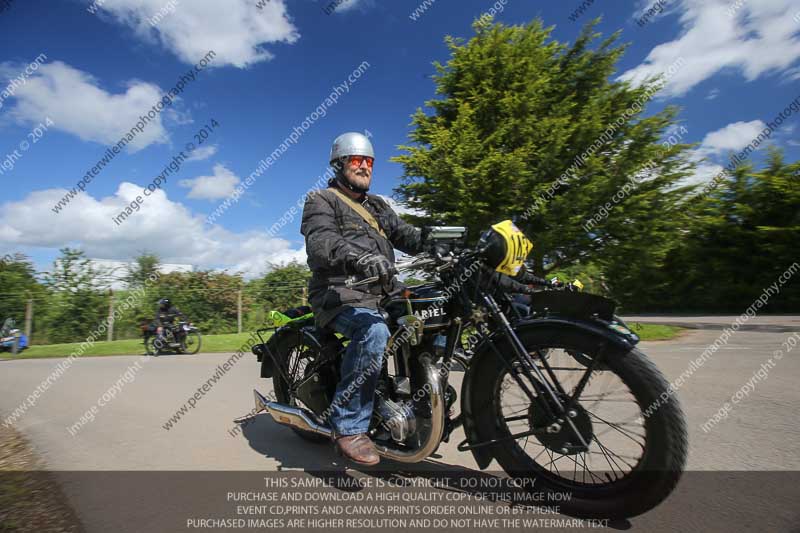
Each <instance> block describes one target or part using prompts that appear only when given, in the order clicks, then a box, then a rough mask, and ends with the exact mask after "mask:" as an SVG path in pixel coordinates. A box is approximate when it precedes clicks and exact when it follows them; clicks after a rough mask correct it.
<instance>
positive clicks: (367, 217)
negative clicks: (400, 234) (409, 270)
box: [328, 187, 388, 239]
mask: <svg viewBox="0 0 800 533" xmlns="http://www.w3.org/2000/svg"><path fill="white" fill-rule="evenodd" d="M328 190H329V191H331V192H333V193H334V194H336V195H337V196H338V197H339V198H341V199H342V201H344V203H346V204H347V205H349V206H350V208H351V209H352V210H353V211H355V212H356V213H358V214H359V215H361V218H363V219H364V221H365V222H366V223H367V224H369V225H370V226H372V229H374V230H375V231H377V232H378V233H380V234H381V237H383V238H384V239H387V238H388V237H386V233H384V231H383V229H381V227H380V225H378V221H377V220H375V217H374V216H372V213H370V212H369V211H367V210H366V209H365V208H364V206H363V205H361V204H359V203H358V202H356V201H355V200H353V199H352V198H350V197H349V196H347V195H346V194H345V193H343V192H342V191H340V190H338V189H336V188H335V187H330V188H328Z"/></svg>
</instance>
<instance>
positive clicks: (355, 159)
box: [347, 155, 375, 168]
mask: <svg viewBox="0 0 800 533" xmlns="http://www.w3.org/2000/svg"><path fill="white" fill-rule="evenodd" d="M364 161H366V162H367V168H372V164H373V163H374V162H375V160H374V159H373V158H371V157H368V156H365V155H351V156H348V157H347V163H348V164H349V165H350V166H351V167H353V168H358V167H360V166H361V163H362V162H364Z"/></svg>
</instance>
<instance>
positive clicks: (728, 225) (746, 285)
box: [616, 150, 800, 313]
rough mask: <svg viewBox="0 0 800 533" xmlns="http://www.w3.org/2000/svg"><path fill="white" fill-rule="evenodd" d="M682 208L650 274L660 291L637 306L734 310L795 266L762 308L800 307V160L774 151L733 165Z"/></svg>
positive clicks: (745, 305) (781, 310)
mask: <svg viewBox="0 0 800 533" xmlns="http://www.w3.org/2000/svg"><path fill="white" fill-rule="evenodd" d="M686 208H687V215H688V217H687V219H688V223H687V224H686V226H685V227H684V228H683V231H682V233H681V239H680V240H679V241H676V242H674V243H673V246H672V248H671V249H670V251H669V253H668V255H667V258H666V260H665V265H664V268H663V269H662V270H661V271H660V272H657V273H656V274H655V276H656V277H657V278H660V280H661V281H660V283H659V285H661V286H662V287H663V288H662V291H661V293H660V294H656V295H655V297H654V298H653V299H652V300H645V299H641V298H639V301H638V305H639V306H640V308H648V309H652V310H689V311H717V312H737V313H740V312H742V311H744V310H745V309H746V308H747V307H748V306H749V305H750V304H751V303H752V302H753V300H754V299H755V298H757V297H759V296H760V295H761V294H762V291H763V290H764V289H765V288H767V287H768V286H770V285H772V284H773V283H778V279H779V277H781V275H782V274H784V272H786V271H787V269H790V268H791V267H792V265H794V267H793V268H794V270H795V272H794V273H788V274H787V275H786V276H784V278H783V279H784V280H785V281H784V283H783V284H779V285H778V289H779V292H778V293H777V294H772V295H771V297H770V299H769V301H768V307H767V310H768V311H772V312H796V311H797V310H798V309H800V281H798V279H796V278H797V276H798V275H799V274H800V254H798V253H797V246H798V243H800V161H796V162H794V163H786V162H785V161H784V159H783V155H782V154H781V152H780V151H778V150H772V151H771V153H770V154H769V156H768V159H767V161H766V163H765V164H764V168H761V169H758V170H756V169H755V168H754V167H753V165H751V164H747V165H741V166H739V167H738V168H736V169H735V170H734V171H733V172H732V175H731V177H730V179H726V180H722V181H721V182H720V184H719V185H718V186H717V187H716V188H714V189H713V190H712V191H711V192H710V193H708V194H706V195H703V196H702V197H693V198H690V200H689V201H688V202H687V205H686ZM616 268H617V269H620V268H623V266H622V265H619V266H617V267H616ZM631 275H632V276H634V277H639V274H638V273H637V272H635V271H632V272H631Z"/></svg>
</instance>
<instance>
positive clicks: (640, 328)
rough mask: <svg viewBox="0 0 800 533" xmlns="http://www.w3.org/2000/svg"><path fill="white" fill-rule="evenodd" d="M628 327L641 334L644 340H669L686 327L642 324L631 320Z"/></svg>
mask: <svg viewBox="0 0 800 533" xmlns="http://www.w3.org/2000/svg"><path fill="white" fill-rule="evenodd" d="M628 327H630V328H631V330H632V331H633V332H634V333H636V334H637V335H639V338H640V339H642V340H643V341H668V340H672V339H674V338H675V337H677V336H678V335H680V334H681V333H682V332H683V331H684V328H677V327H675V326H664V325H661V324H641V323H639V322H632V323H631V322H629V323H628Z"/></svg>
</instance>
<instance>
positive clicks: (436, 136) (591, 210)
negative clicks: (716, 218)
mask: <svg viewBox="0 0 800 533" xmlns="http://www.w3.org/2000/svg"><path fill="white" fill-rule="evenodd" d="M596 23H597V21H594V22H593V23H591V24H589V25H587V26H586V27H585V28H584V30H583V31H582V33H581V34H580V36H579V37H578V39H577V40H576V41H575V42H574V43H573V44H572V45H571V46H570V45H567V44H563V43H559V42H557V41H555V40H553V39H552V38H551V36H550V33H551V30H550V29H547V28H544V27H543V26H542V23H541V21H539V20H536V21H533V22H531V23H529V24H526V25H523V26H505V25H503V24H498V23H495V24H485V23H476V24H475V25H473V28H474V30H475V35H474V36H473V37H472V38H470V39H469V40H468V41H466V42H465V41H463V40H461V39H455V38H452V37H448V38H447V39H446V42H447V45H448V47H449V49H450V59H449V60H448V61H447V63H446V64H441V63H438V62H437V63H435V67H436V69H437V72H438V74H437V75H436V76H434V78H435V81H436V84H437V88H436V94H437V98H434V99H432V100H430V101H428V102H426V105H427V106H428V107H429V108H430V111H429V112H426V111H423V110H422V109H418V110H417V112H416V113H415V114H414V115H413V120H412V125H413V127H414V129H413V130H412V132H411V134H410V140H411V141H412V142H413V144H412V145H409V146H401V148H402V149H404V150H405V151H406V152H407V153H405V154H403V155H400V156H397V157H395V158H394V161H397V162H400V163H402V164H403V166H404V170H405V172H404V176H403V182H402V184H401V185H400V186H399V187H398V188H397V189H396V193H397V194H398V196H399V197H400V198H401V199H402V200H404V201H405V203H407V204H408V205H409V206H410V207H413V208H418V209H421V210H422V211H424V212H425V213H428V214H429V215H428V216H425V217H416V218H413V217H412V221H414V222H417V223H431V222H437V223H446V224H457V225H465V226H467V227H468V229H469V231H470V235H471V237H472V238H475V237H476V236H477V234H478V232H479V231H480V230H483V229H486V228H487V227H488V226H490V225H491V224H493V223H495V222H498V221H500V220H502V219H504V218H513V219H515V220H516V222H517V223H518V225H520V226H521V228H522V229H523V231H525V233H526V234H527V235H529V236H530V237H531V238H532V240H533V241H534V243H535V246H534V250H533V252H532V258H533V259H534V261H535V264H536V270H537V272H538V273H539V274H540V275H541V274H546V273H548V272H550V271H553V270H556V271H557V270H560V269H563V268H564V267H567V266H569V265H572V264H575V263H576V262H579V261H580V262H586V261H587V260H589V259H594V260H597V261H603V260H604V259H606V258H612V257H624V260H625V261H636V262H638V263H642V264H648V265H651V266H652V267H653V268H656V267H657V266H658V265H659V264H660V262H661V261H662V260H663V258H664V256H665V254H666V252H667V250H668V249H669V246H668V241H670V240H671V239H674V238H675V232H674V228H675V227H676V224H678V223H679V221H680V218H681V216H682V215H681V212H680V208H679V204H678V201H679V199H680V198H681V197H682V196H683V195H684V194H686V192H687V189H686V188H684V187H678V186H677V185H676V184H677V183H678V182H679V180H681V179H682V178H684V177H686V176H687V175H689V174H690V172H691V164H690V163H688V162H687V161H688V158H686V157H684V154H685V152H686V151H687V150H688V149H689V148H690V147H689V146H688V145H686V144H683V143H680V142H678V143H674V144H671V145H664V144H662V141H663V139H664V138H665V133H666V132H668V131H669V129H670V128H674V127H675V122H676V120H675V116H676V112H677V111H676V109H675V108H672V107H667V108H665V109H664V110H662V111H660V112H658V113H654V114H651V115H649V116H645V114H644V107H645V104H646V103H647V101H648V100H649V99H650V98H651V97H652V96H653V95H654V94H655V93H656V92H657V89H658V87H659V84H660V83H662V82H663V80H659V79H653V80H650V81H648V82H647V83H644V84H643V85H641V86H638V87H634V86H632V85H631V84H629V83H627V82H621V81H613V78H614V77H615V68H616V64H617V62H618V61H619V59H620V57H621V56H622V54H623V52H624V49H625V47H624V46H622V45H617V44H616V42H617V38H618V35H617V34H614V35H612V36H610V37H608V38H605V39H602V38H601V36H600V35H599V34H598V33H596V32H595V31H594V25H595V24H596ZM632 178H637V179H636V186H635V187H628V188H629V189H632V190H629V191H628V192H627V194H626V195H625V197H624V198H623V199H622V200H621V201H619V202H618V203H615V204H614V206H613V208H612V209H606V210H605V212H606V213H607V214H606V215H605V216H603V217H600V219H599V220H597V221H596V222H594V223H592V225H591V227H590V228H589V229H588V230H587V229H585V228H584V226H585V225H586V223H587V221H588V220H589V219H590V218H591V217H593V215H595V214H596V213H598V210H599V209H600V208H601V206H603V205H604V204H606V202H608V201H609V200H611V198H612V196H614V195H615V193H617V192H618V191H620V190H622V189H623V187H625V185H626V184H627V183H630V180H631V179H632Z"/></svg>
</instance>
